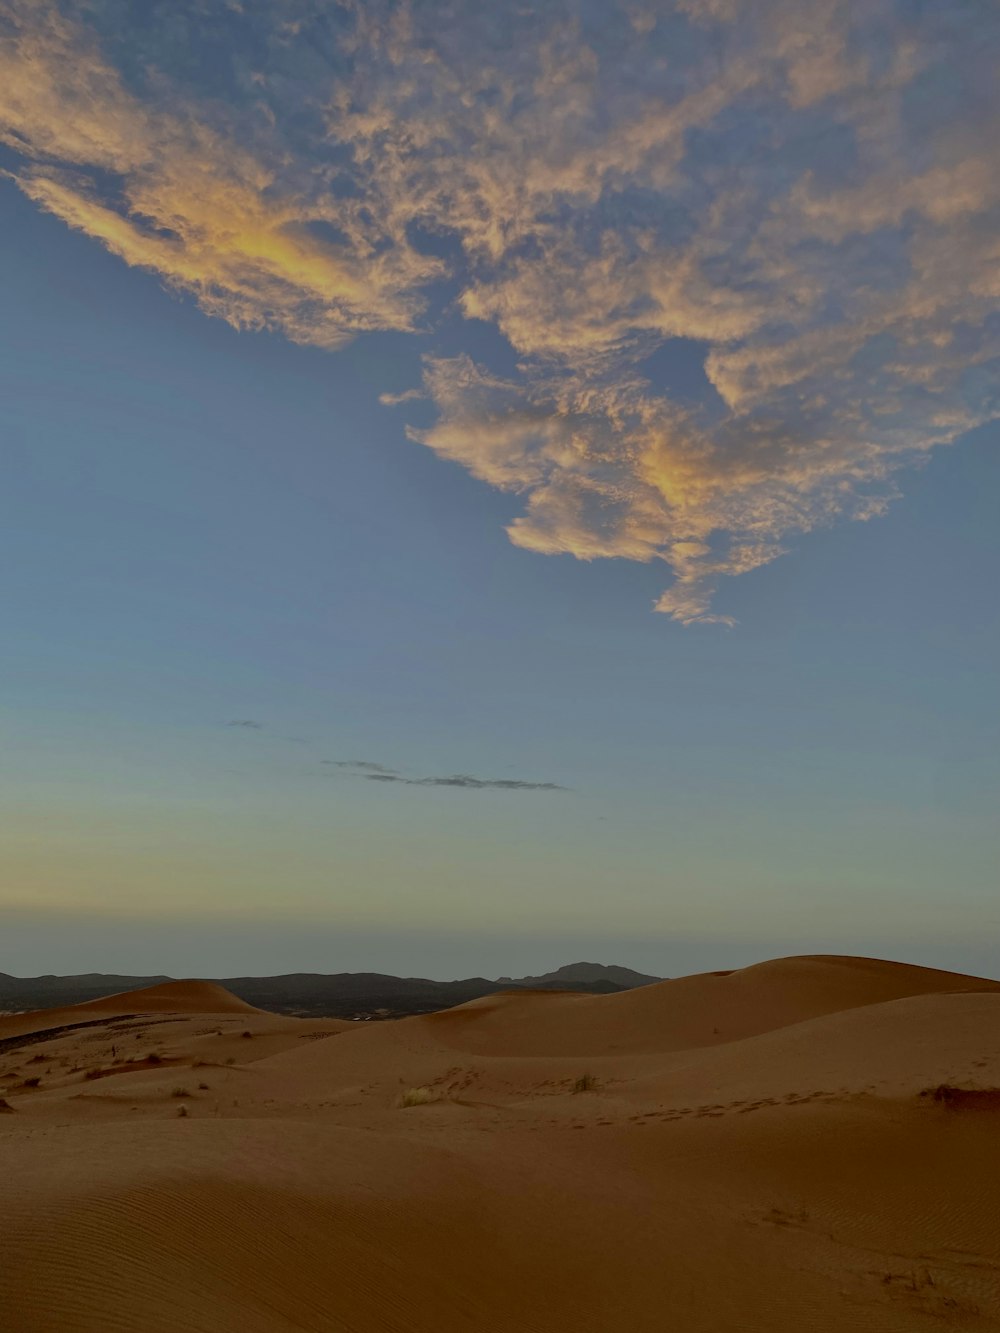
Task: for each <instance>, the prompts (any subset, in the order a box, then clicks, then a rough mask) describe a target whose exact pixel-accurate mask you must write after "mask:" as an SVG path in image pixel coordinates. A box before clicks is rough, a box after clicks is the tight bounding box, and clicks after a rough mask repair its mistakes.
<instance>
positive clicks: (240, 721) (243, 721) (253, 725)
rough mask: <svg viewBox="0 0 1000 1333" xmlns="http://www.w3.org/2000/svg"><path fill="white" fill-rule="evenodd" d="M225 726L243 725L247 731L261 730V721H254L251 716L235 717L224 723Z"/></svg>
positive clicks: (262, 726)
mask: <svg viewBox="0 0 1000 1333" xmlns="http://www.w3.org/2000/svg"><path fill="white" fill-rule="evenodd" d="M226 726H227V727H243V728H244V729H245V730H247V731H263V730H264V724H263V722H255V721H254V720H253V718H251V717H237V718H233V719H232V721H230V722H227V723H226Z"/></svg>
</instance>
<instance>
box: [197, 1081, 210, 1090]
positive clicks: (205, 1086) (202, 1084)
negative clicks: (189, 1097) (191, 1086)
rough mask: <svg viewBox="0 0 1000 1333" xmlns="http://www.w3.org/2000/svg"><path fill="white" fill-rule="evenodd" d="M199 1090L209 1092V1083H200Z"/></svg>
mask: <svg viewBox="0 0 1000 1333" xmlns="http://www.w3.org/2000/svg"><path fill="white" fill-rule="evenodd" d="M198 1091H199V1092H208V1084H207V1083H199V1084H198Z"/></svg>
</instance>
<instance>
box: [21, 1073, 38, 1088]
mask: <svg viewBox="0 0 1000 1333" xmlns="http://www.w3.org/2000/svg"><path fill="white" fill-rule="evenodd" d="M41 1082H42V1080H41V1079H40V1078H38V1076H37V1075H36V1076H34V1077H33V1078H26V1079H25V1080H24V1082H23V1083H22V1084H21V1087H22V1088H37V1087H40V1086H41Z"/></svg>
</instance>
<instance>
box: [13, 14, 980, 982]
mask: <svg viewBox="0 0 1000 1333" xmlns="http://www.w3.org/2000/svg"><path fill="white" fill-rule="evenodd" d="M4 13H5V24H4V26H0V39H2V46H0V51H2V62H5V63H3V64H2V65H0V73H4V72H5V77H2V78H0V87H2V88H4V89H5V90H6V91H5V92H4V93H0V136H2V142H3V143H4V144H5V145H6V147H5V148H4V149H2V150H0V151H2V152H3V154H4V157H3V165H4V166H5V168H6V171H7V173H8V175H7V176H6V177H5V178H4V179H2V180H0V228H2V230H0V234H2V236H3V238H4V244H3V246H2V252H0V265H2V277H3V291H4V293H5V299H4V301H3V303H2V306H0V328H2V334H3V345H4V347H5V349H6V350H5V358H4V363H3V367H2V369H0V375H2V379H3V400H4V404H5V413H4V415H5V429H4V434H5V439H6V443H7V449H6V450H5V455H6V459H7V477H6V485H5V487H4V495H3V498H2V500H0V506H2V508H3V511H4V518H3V525H2V533H0V544H2V547H3V551H2V568H3V570H4V573H3V578H2V586H3V600H4V616H5V623H6V630H7V632H6V634H5V636H4V637H5V649H4V671H3V677H4V681H5V687H4V691H3V699H2V705H3V711H4V734H5V738H6V740H5V747H4V749H5V760H6V762H5V765H4V774H3V778H2V781H3V789H4V799H5V804H6V807H7V810H8V818H7V820H5V829H6V831H5V835H4V838H3V863H4V865H3V873H2V880H0V905H2V906H0V911H2V913H3V917H2V921H3V926H4V930H3V938H4V941H5V943H6V945H7V947H6V949H5V952H4V954H3V956H2V957H0V969H4V970H8V971H12V972H17V973H20V974H27V973H31V972H35V971H45V970H54V971H68V970H73V971H84V970H90V969H98V968H100V969H107V970H134V971H147V970H151V971H152V970H155V971H159V970H165V971H169V972H172V973H174V974H179V973H203V974H205V973H215V974H217V975H218V974H226V973H229V974H234V973H240V972H264V971H266V972H271V971H280V970H297V969H303V970H314V969H315V970H330V971H335V970H369V969H379V970H393V971H402V972H408V973H419V972H423V973H427V974H431V975H438V976H454V975H466V974H471V973H474V972H483V973H486V974H494V975H495V974H499V973H517V972H519V971H531V970H537V969H538V968H539V967H543V966H548V965H552V966H554V965H557V964H558V963H560V962H564V961H567V960H568V959H569V958H570V957H578V956H590V957H594V958H598V959H603V960H605V961H617V962H621V963H631V964H632V965H634V966H640V967H642V968H644V969H646V970H651V971H656V972H663V973H677V972H681V971H690V970H695V969H697V968H699V967H706V968H708V967H725V966H732V965H737V964H739V963H744V962H750V961H754V960H755V959H759V958H762V957H766V956H773V955H776V954H780V953H786V952H793V951H815V952H837V951H845V952H846V951H852V952H865V953H873V954H880V955H883V956H894V957H902V958H909V959H912V960H914V961H924V962H929V963H936V964H938V965H941V966H956V967H964V968H968V969H969V970H981V971H988V972H989V971H992V972H993V973H996V964H995V961H993V960H992V959H991V956H990V955H989V953H988V951H987V950H986V947H985V945H984V943H983V941H984V940H988V939H989V938H990V935H991V932H995V929H996V926H997V924H998V920H997V918H998V915H1000V912H998V908H997V905H996V893H995V882H996V865H997V852H998V848H997V840H996V835H995V833H994V832H993V830H992V827H991V826H992V823H993V822H994V820H995V806H996V797H997V792H998V787H1000V783H998V777H1000V772H998V761H997V758H996V756H997V753H998V748H997V740H998V735H997V732H998V714H997V707H996V702H997V701H996V668H997V658H998V643H997V637H998V636H997V617H996V607H995V603H996V594H995V589H996V587H997V581H998V574H1000V570H998V547H997V541H996V522H995V512H996V509H995V506H996V494H997V479H998V477H997V469H998V462H997V454H996V449H995V445H996V438H997V426H996V424H995V417H996V415H997V412H996V408H995V404H996V392H997V330H998V322H997V311H996V305H997V296H998V293H1000V288H998V287H997V285H996V273H997V256H996V250H995V235H996V228H995V222H996V216H997V207H998V205H997V198H998V188H997V185H996V178H997V176H998V173H995V172H994V173H992V174H991V172H990V171H989V165H990V157H991V154H992V153H993V152H994V151H995V150H994V149H993V147H992V145H993V143H995V135H994V136H993V138H991V137H990V136H991V134H992V130H991V128H990V127H991V125H993V126H995V124H996V121H997V119H1000V116H998V106H997V101H996V96H995V92H994V91H993V90H994V88H995V86H996V85H995V84H994V83H993V82H992V81H991V78H990V77H988V76H989V75H990V74H991V73H992V72H994V70H995V60H996V55H997V34H998V24H997V21H996V17H995V15H994V14H991V11H990V9H989V8H988V7H985V6H975V5H969V6H965V7H963V6H957V7H954V8H952V9H950V10H949V15H948V16H947V18H945V16H943V14H941V13H937V14H935V13H930V14H929V13H928V12H927V10H925V9H921V8H919V7H915V6H907V5H902V4H897V5H890V4H884V5H873V6H871V7H870V10H866V15H865V23H864V24H863V25H861V26H859V25H858V24H857V23H855V26H854V27H852V26H851V23H850V21H849V16H847V17H845V15H844V14H843V13H841V11H840V10H839V9H835V7H830V6H825V5H823V6H821V5H816V6H815V7H814V6H811V5H799V6H796V7H795V18H794V24H793V25H792V31H791V34H790V35H789V33H788V31H787V30H788V25H789V23H791V19H790V18H789V15H788V14H787V13H786V12H785V10H784V8H783V7H782V6H781V5H780V4H776V3H775V4H768V5H761V6H759V7H756V8H755V11H754V15H755V17H754V19H753V23H751V22H750V20H749V19H748V18H746V17H745V15H744V11H742V10H741V8H740V7H739V6H730V5H728V4H727V3H723V0H718V3H712V4H708V3H706V4H702V5H698V4H696V3H693V2H692V3H689V4H684V5H677V6H666V5H663V6H642V5H635V6H628V7H623V8H622V10H621V11H611V10H610V8H608V7H602V9H601V10H596V9H590V8H588V7H581V6H580V5H571V4H565V5H564V4H559V5H555V4H553V5H552V6H545V7H542V8H541V9H540V10H539V11H537V12H536V13H534V14H532V13H531V11H528V10H526V11H525V15H524V16H522V19H521V22H522V23H523V25H524V26H523V29H521V28H518V27H517V25H515V26H514V31H512V32H510V33H506V34H502V33H500V32H499V31H498V30H495V29H494V28H493V27H492V26H491V24H490V22H489V21H488V20H487V19H485V18H483V17H482V16H481V15H479V11H478V8H475V9H474V8H471V7H467V6H463V5H453V6H444V5H428V6H416V7H414V9H413V10H412V11H411V10H409V9H408V8H407V7H405V6H402V5H386V6H381V5H371V6H365V7H364V9H363V10H361V11H358V12H354V11H352V9H351V7H350V6H344V7H343V8H336V7H334V6H331V5H327V4H320V3H306V0H302V3H291V2H289V3H287V4H283V5H281V6H278V7H274V6H264V5H254V4H249V3H246V4H243V5H242V6H240V5H224V4H221V3H220V4H194V3H190V4H183V5H171V6H156V5H152V6H150V7H148V9H144V10H143V11H142V13H141V14H140V15H136V14H132V13H129V14H128V15H127V16H125V17H123V15H122V14H121V13H119V7H118V6H115V5H112V4H104V3H98V4H88V5H82V4H80V5H76V4H66V5H63V6H61V7H59V6H54V5H49V4H42V5H37V4H32V5H23V4H20V3H12V4H9V5H7V6H5V9H4ZM599 15H600V16H601V17H600V18H599V17H598V16H599ZM435 16H436V18H437V22H432V20H433V19H434V18H435ZM448 16H450V19H449V22H448V23H444V22H443V21H442V20H443V18H444V17H448ZM776 31H781V32H784V33H785V38H783V39H782V43H783V44H782V43H779V44H778V47H777V48H776V47H775V43H774V40H773V37H774V33H775V32H776ZM769 34H770V35H769ZM543 39H544V40H543ZM428 52H430V53H431V56H432V57H433V58H431V56H429V55H428ZM991 62H992V63H991ZM959 68H960V69H961V70H962V77H961V78H956V76H955V70H956V69H959ZM463 108H464V111H463ZM931 111H933V115H931ZM991 118H992V119H991ZM67 224H69V225H67ZM401 396H402V397H401ZM400 397H401V401H393V400H394V399H397V398H400ZM387 400H388V401H387ZM859 519H860V520H862V521H857V520H859ZM652 607H657V608H658V610H659V612H660V613H659V614H654V613H652V611H651V608H652ZM240 722H242V723H246V722H252V723H254V724H255V725H253V726H245V725H243V726H239V725H231V724H233V723H240ZM374 765H377V766H378V767H377V768H376V767H372V766H374ZM456 778H457V779H460V780H459V781H447V782H443V781H442V780H445V779H447V780H452V779H456Z"/></svg>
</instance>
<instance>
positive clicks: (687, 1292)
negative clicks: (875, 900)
mask: <svg viewBox="0 0 1000 1333" xmlns="http://www.w3.org/2000/svg"><path fill="white" fill-rule="evenodd" d="M177 986H178V989H176V990H174V991H172V992H171V994H170V995H167V996H161V998H162V999H164V1003H163V1004H162V1005H160V1004H159V1003H155V1004H152V1003H150V999H151V997H153V996H154V991H155V992H162V991H167V990H170V988H169V987H156V988H154V990H153V991H147V992H140V993H138V994H137V995H135V996H133V997H131V999H132V1005H131V1006H128V1005H125V999H127V998H128V997H115V999H116V1001H117V1000H118V999H121V1000H122V1004H121V1006H119V1005H118V1004H113V1005H111V1007H110V1010H109V1009H107V1008H105V1009H103V1010H102V1009H101V1008H100V1006H99V1005H98V1006H95V1005H83V1006H77V1007H75V1008H74V1010H61V1011H53V1012H54V1013H56V1014H57V1015H58V1021H51V1015H50V1017H49V1018H46V1017H45V1016H42V1015H36V1016H35V1020H36V1024H40V1026H37V1025H36V1026H35V1027H29V1028H22V1029H21V1030H20V1031H18V1032H13V1033H12V1032H10V1031H8V1030H7V1028H6V1027H5V1026H3V1025H5V1024H11V1023H12V1022H14V1021H15V1020H12V1019H7V1020H2V1022H0V1086H2V1087H4V1088H5V1089H6V1092H5V1094H4V1095H5V1097H6V1100H7V1102H8V1104H9V1105H10V1107H11V1108H12V1110H11V1113H10V1114H5V1115H3V1116H2V1117H0V1158H2V1170H3V1177H2V1178H3V1180H4V1182H5V1191H4V1220H5V1227H4V1232H5V1238H4V1264H3V1266H2V1268H0V1308H2V1309H3V1310H4V1311H5V1315H6V1322H5V1323H4V1329H5V1330H7V1329H10V1330H11V1333H178V1331H179V1330H185V1333H230V1331H231V1333H286V1331H289V1333H290V1331H291V1330H310V1331H314V1333H321V1331H322V1333H348V1331H350V1333H376V1331H377V1330H386V1331H387V1333H431V1331H432V1330H433V1333H442V1331H444V1333H448V1331H450V1330H460V1331H463V1333H464V1331H468V1333H570V1330H572V1331H573V1333H580V1331H583V1333H619V1330H620V1331H621V1333H626V1331H627V1333H654V1330H655V1331H656V1333H662V1331H663V1330H665V1329H675V1328H676V1329H678V1330H680V1329H683V1330H685V1333H755V1331H756V1330H761V1331H763V1333H768V1331H770V1333H800V1331H805V1333H810V1331H812V1333H820V1331H822V1333H827V1331H829V1333H834V1331H835V1330H836V1331H839V1330H848V1331H849V1333H853V1331H855V1330H871V1331H872V1333H897V1331H898V1333H916V1331H919V1330H920V1329H927V1330H941V1329H962V1330H966V1329H967V1330H1000V1096H996V1095H991V1090H996V1089H1000V983H996V982H991V981H983V980H980V979H976V978H971V977H963V976H956V975H954V974H950V973H941V972H934V971H929V970H926V969H920V968H910V967H905V966H903V965H901V964H895V963H882V962H876V961H872V960H865V959H846V958H797V959H784V960H780V961H778V962H774V963H767V964H762V965H760V966H759V967H753V968H746V969H744V970H742V971H740V972H734V973H731V974H728V975H722V974H709V975H706V976H699V977H689V978H683V979H679V980H677V981H670V982H664V983H660V984H658V985H655V986H650V987H647V988H644V989H643V990H641V991H634V992H624V993H621V994H614V995H607V996H592V995H572V994H559V993H556V994H553V993H550V992H539V993H534V994H527V993H526V994H522V995H516V996H503V997H490V998H487V999H484V1000H478V1001H475V1002H473V1003H472V1004H469V1005H465V1006H463V1007H462V1008H461V1009H457V1010H449V1011H445V1012H443V1013H441V1014H437V1015H431V1016H428V1017H420V1018H412V1019H405V1020H402V1021H399V1022H391V1023H372V1024H352V1023H338V1022H336V1021H334V1020H299V1019H291V1018H280V1017H277V1016H273V1015H266V1014H262V1013H258V1012H255V1011H252V1010H249V1009H248V1007H247V1006H242V1005H240V1003H239V1002H238V1001H233V1002H232V1005H231V1006H230V1007H228V1008H227V1007H226V1000H225V997H224V996H219V995H218V993H217V990H218V988H216V987H208V988H205V989H201V988H200V987H199V986H198V984H197V983H177ZM140 997H144V998H140ZM173 1002H176V1004H177V1007H176V1008H175V1009H171V1003H173ZM108 1003H109V1002H107V1001H103V1002H100V1004H103V1005H107V1004H108ZM199 1003H205V1004H206V1005H209V1006H211V1007H210V1008H206V1009H205V1010H203V1011H202V1012H201V1013H197V1012H195V1010H194V1008H193V1006H196V1005H197V1004H199ZM69 1013H74V1014H75V1015H76V1018H75V1023H76V1024H77V1026H73V1027H70V1026H69V1025H68V1024H67V1023H66V1022H65V1021H64V1020H65V1017H66V1015H67V1014H69ZM123 1014H127V1015H137V1016H136V1017H123V1016H122V1015H123ZM46 1024H47V1026H46ZM35 1080H37V1083H36V1082H35ZM940 1085H945V1086H946V1087H952V1088H956V1089H960V1090H964V1095H962V1094H961V1093H959V1094H955V1093H947V1092H939V1093H938V1095H937V1096H935V1095H934V1091H935V1089H938V1088H939V1086H940Z"/></svg>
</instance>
